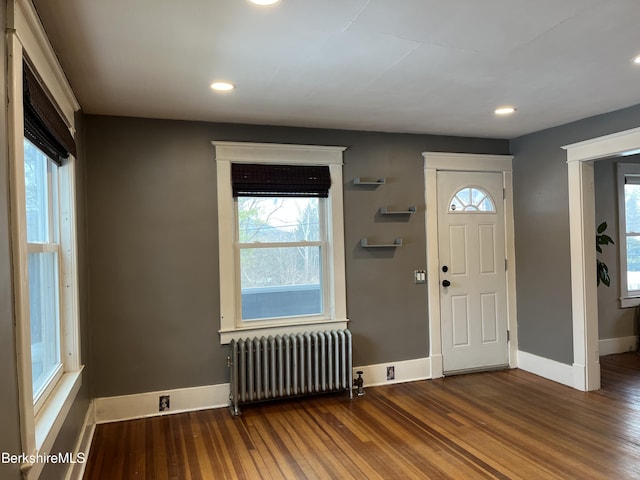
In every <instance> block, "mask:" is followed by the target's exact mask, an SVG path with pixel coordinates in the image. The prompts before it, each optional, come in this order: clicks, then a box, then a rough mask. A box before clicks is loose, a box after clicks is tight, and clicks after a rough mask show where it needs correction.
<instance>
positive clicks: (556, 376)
mask: <svg viewBox="0 0 640 480" xmlns="http://www.w3.org/2000/svg"><path fill="white" fill-rule="evenodd" d="M518 368H520V369H522V370H525V371H527V372H530V373H533V374H535V375H539V376H540V377H544V378H547V379H549V380H553V381H554V382H558V383H562V384H563V385H568V386H569V387H572V388H577V387H576V386H575V385H574V383H575V382H574V372H573V370H574V369H573V367H572V366H571V365H567V364H565V363H560V362H556V361H555V360H550V359H548V358H544V357H539V356H537V355H533V354H532V353H527V352H523V351H520V350H519V351H518Z"/></svg>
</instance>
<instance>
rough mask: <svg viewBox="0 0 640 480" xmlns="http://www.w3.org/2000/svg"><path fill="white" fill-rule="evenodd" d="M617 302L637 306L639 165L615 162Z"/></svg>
mask: <svg viewBox="0 0 640 480" xmlns="http://www.w3.org/2000/svg"><path fill="white" fill-rule="evenodd" d="M618 226H619V241H618V242H619V246H618V248H619V252H620V268H619V270H620V303H621V306H622V307H631V306H635V305H640V163H618Z"/></svg>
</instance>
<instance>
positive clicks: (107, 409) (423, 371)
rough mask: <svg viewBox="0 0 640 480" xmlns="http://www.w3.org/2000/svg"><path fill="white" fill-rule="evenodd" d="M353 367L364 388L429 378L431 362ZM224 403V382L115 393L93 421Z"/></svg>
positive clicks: (100, 404)
mask: <svg viewBox="0 0 640 480" xmlns="http://www.w3.org/2000/svg"><path fill="white" fill-rule="evenodd" d="M387 367H394V369H395V377H394V378H393V379H387ZM356 371H362V372H363V375H362V377H363V378H364V386H365V388H366V387H373V386H377V385H391V384H393V383H403V382H412V381H416V380H425V379H428V378H431V362H430V359H429V358H418V359H414V360H403V361H399V362H387V363H381V364H379V365H367V366H363V367H354V369H353V372H354V378H357V375H356V374H355V372H356ZM160 395H169V396H170V408H169V409H168V410H165V411H162V412H160V411H159V408H158V402H159V397H160ZM228 405H229V384H228V383H221V384H218V385H205V386H202V387H191V388H178V389H173V390H163V391H158V392H145V393H137V394H133V395H122V396H118V397H102V398H96V399H95V400H94V407H95V423H96V424H98V423H109V422H117V421H121V420H132V419H135V418H144V417H154V416H158V415H168V414H172V413H181V412H190V411H195V410H204V409H207V408H221V407H226V406H228Z"/></svg>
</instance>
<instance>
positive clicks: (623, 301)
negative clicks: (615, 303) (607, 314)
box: [620, 297, 640, 308]
mask: <svg viewBox="0 0 640 480" xmlns="http://www.w3.org/2000/svg"><path fill="white" fill-rule="evenodd" d="M638 305H640V297H623V298H620V308H632V307H637V306H638Z"/></svg>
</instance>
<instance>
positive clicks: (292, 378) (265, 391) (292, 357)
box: [229, 329, 353, 415]
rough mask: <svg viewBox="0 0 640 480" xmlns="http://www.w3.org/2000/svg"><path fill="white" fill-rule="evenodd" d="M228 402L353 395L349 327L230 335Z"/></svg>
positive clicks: (233, 404) (234, 405)
mask: <svg viewBox="0 0 640 480" xmlns="http://www.w3.org/2000/svg"><path fill="white" fill-rule="evenodd" d="M230 349H231V359H230V362H229V366H230V377H231V378H230V382H231V385H230V395H229V396H230V398H229V400H230V407H231V409H232V412H233V413H234V415H238V414H239V413H240V411H239V408H238V405H239V404H241V403H251V402H257V401H262V400H271V399H276V398H287V397H294V396H300V395H310V394H316V393H325V392H335V391H341V390H347V391H348V392H349V397H350V398H352V385H353V372H352V370H353V367H352V354H353V346H352V337H351V332H350V331H349V330H347V329H345V330H331V331H323V332H313V333H295V334H283V335H276V336H275V337H274V336H269V337H255V338H246V339H241V340H232V341H231V343H230Z"/></svg>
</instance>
